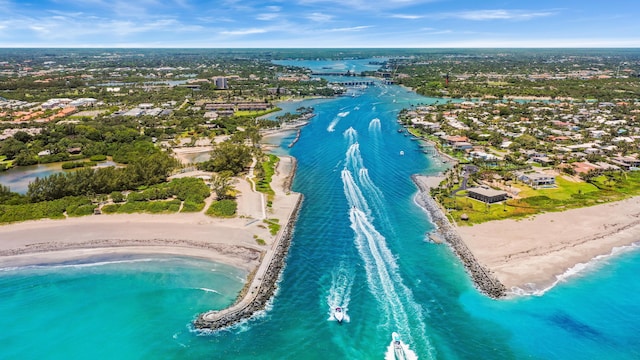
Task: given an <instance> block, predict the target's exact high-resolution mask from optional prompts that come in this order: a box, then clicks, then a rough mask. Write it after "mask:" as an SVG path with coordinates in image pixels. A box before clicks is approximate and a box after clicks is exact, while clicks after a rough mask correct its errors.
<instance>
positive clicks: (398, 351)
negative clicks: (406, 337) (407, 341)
mask: <svg viewBox="0 0 640 360" xmlns="http://www.w3.org/2000/svg"><path fill="white" fill-rule="evenodd" d="M391 338H392V339H393V355H394V356H395V359H396V360H405V359H406V358H407V356H406V354H405V352H404V347H403V345H404V344H403V343H402V340H400V335H398V333H396V332H394V333H393V334H391Z"/></svg>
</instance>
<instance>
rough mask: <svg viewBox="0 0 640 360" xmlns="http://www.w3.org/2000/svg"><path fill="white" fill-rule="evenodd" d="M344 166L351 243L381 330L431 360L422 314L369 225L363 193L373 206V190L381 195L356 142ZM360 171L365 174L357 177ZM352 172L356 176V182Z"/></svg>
mask: <svg viewBox="0 0 640 360" xmlns="http://www.w3.org/2000/svg"><path fill="white" fill-rule="evenodd" d="M345 164H346V165H347V167H345V168H344V169H343V170H342V174H341V178H342V182H343V187H344V193H345V196H346V198H347V201H348V203H349V207H350V210H349V219H350V222H351V228H352V229H353V231H354V235H355V238H354V241H355V245H356V247H357V249H358V252H359V253H360V256H361V258H362V260H363V261H364V266H365V270H366V275H367V283H368V286H369V289H370V291H371V293H372V294H373V296H374V297H375V298H376V301H377V302H378V306H379V307H380V308H381V314H382V315H383V316H384V317H385V319H386V321H387V324H385V326H388V327H390V328H392V329H397V330H398V331H399V332H400V333H401V334H403V336H405V337H406V339H407V343H409V344H415V345H416V348H418V349H424V351H426V352H427V353H428V354H429V358H433V351H434V350H433V348H432V346H431V344H430V343H429V341H428V338H427V333H426V326H425V324H424V322H423V320H422V319H424V315H423V310H422V308H421V306H420V305H419V304H418V303H417V302H416V301H415V300H414V299H413V294H412V292H411V290H410V289H409V288H408V287H406V286H405V285H404V284H403V281H402V277H401V276H400V272H399V269H398V265H397V263H396V259H395V256H394V255H393V253H392V252H391V251H390V250H389V248H388V247H387V243H386V238H385V237H384V236H383V235H382V234H381V233H380V232H379V231H378V230H377V229H376V227H375V226H374V225H373V223H372V222H373V218H372V216H371V211H370V208H369V202H368V199H367V198H366V197H365V195H364V194H363V189H365V190H367V191H366V194H367V195H369V197H370V200H371V201H372V202H373V203H374V204H375V205H377V204H376V203H377V202H381V199H378V200H376V190H377V192H378V196H381V195H382V193H381V192H380V190H379V189H378V188H377V187H375V184H374V183H373V181H371V179H370V178H369V177H368V172H367V171H366V168H364V161H363V159H362V158H361V156H360V152H359V145H358V143H357V142H354V143H352V144H351V145H350V146H349V149H348V150H347V152H346V159H345ZM362 169H364V170H365V171H363V172H362V173H360V170H362ZM352 171H357V172H358V174H359V180H358V182H356V181H355V179H354V177H353V174H352ZM383 209H384V208H380V209H379V210H380V211H383Z"/></svg>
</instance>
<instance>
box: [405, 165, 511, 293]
mask: <svg viewBox="0 0 640 360" xmlns="http://www.w3.org/2000/svg"><path fill="white" fill-rule="evenodd" d="M411 179H412V180H413V182H414V183H415V184H416V185H417V186H418V188H419V189H420V193H419V194H418V195H417V197H416V201H417V203H418V204H419V205H420V206H421V207H422V208H424V209H425V210H426V211H427V213H428V214H429V216H430V217H431V221H432V222H433V223H434V224H435V225H436V233H437V234H438V238H441V239H444V241H445V242H446V243H447V244H448V245H449V246H450V247H451V248H452V249H453V252H454V253H455V254H456V255H457V256H458V258H460V260H461V261H462V264H463V265H464V267H465V269H466V270H467V272H468V273H469V275H470V276H471V279H472V280H473V282H474V284H475V285H476V287H477V288H478V289H479V290H480V291H482V292H483V293H485V294H487V295H488V296H489V297H492V298H494V299H497V298H500V297H503V296H505V294H506V291H507V289H506V288H505V286H504V285H503V284H502V283H501V282H500V281H498V279H496V278H495V277H494V276H493V275H492V274H491V272H490V271H489V270H488V269H486V268H485V267H484V266H482V265H480V263H479V262H478V260H476V258H475V256H473V253H471V251H470V250H469V248H468V247H467V245H466V244H465V243H464V241H463V240H462V238H461V237H460V235H459V234H458V232H457V231H456V229H455V227H454V226H453V225H452V224H451V222H449V219H447V216H446V215H445V213H444V212H443V211H442V209H441V208H440V206H439V205H438V203H437V202H436V201H435V199H434V198H433V197H431V195H430V193H429V191H430V190H431V187H432V186H434V185H433V184H438V183H439V182H440V181H438V178H437V177H428V176H423V175H413V176H411ZM440 180H441V179H440Z"/></svg>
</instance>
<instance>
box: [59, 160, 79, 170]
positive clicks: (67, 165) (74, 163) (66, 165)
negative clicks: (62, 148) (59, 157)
mask: <svg viewBox="0 0 640 360" xmlns="http://www.w3.org/2000/svg"><path fill="white" fill-rule="evenodd" d="M81 167H84V163H83V162H82V161H71V162H66V163H63V164H62V168H63V169H65V170H68V169H75V168H81Z"/></svg>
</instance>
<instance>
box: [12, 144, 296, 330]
mask: <svg viewBox="0 0 640 360" xmlns="http://www.w3.org/2000/svg"><path fill="white" fill-rule="evenodd" d="M296 164H297V163H296V161H295V158H293V157H291V156H280V161H279V162H278V166H277V170H276V173H275V174H274V176H273V178H272V188H273V189H274V191H275V197H274V201H273V203H272V206H270V207H269V208H266V209H265V210H266V212H264V211H262V210H260V211H257V210H256V209H258V208H260V209H261V208H262V207H264V206H265V204H264V202H263V201H262V196H261V195H262V194H261V193H256V192H253V191H252V189H251V186H250V184H249V182H247V181H244V179H239V181H236V183H235V184H234V186H235V187H236V189H237V190H238V192H239V195H238V197H237V201H238V214H237V216H236V217H235V218H232V219H220V218H212V217H209V216H207V215H205V214H204V210H203V211H201V212H199V213H186V214H185V213H176V214H139V213H136V214H126V215H124V214H111V215H97V216H96V215H90V216H84V217H77V218H67V219H62V220H52V219H42V220H33V221H25V222H20V223H13V224H7V225H1V226H0V238H2V241H0V268H15V267H25V266H34V265H35V266H37V265H54V264H61V263H64V262H69V261H90V259H91V258H97V257H104V256H107V257H114V258H121V257H126V256H135V255H141V254H144V255H177V256H185V257H194V258H203V259H208V260H211V261H213V262H216V263H222V264H226V265H230V266H232V267H235V268H237V269H240V270H243V271H246V273H247V280H246V284H245V290H243V291H242V292H241V293H240V294H239V295H238V298H237V300H236V302H235V305H237V304H245V303H249V304H251V307H250V309H251V311H250V312H244V313H243V317H242V319H235V320H234V321H235V322H237V321H241V320H243V319H246V318H248V317H251V316H253V314H254V313H255V312H256V311H259V310H262V309H264V305H266V303H267V301H268V300H270V299H271V297H272V296H273V294H274V293H275V290H276V289H277V280H278V279H279V276H280V273H281V271H282V269H283V268H284V266H285V258H286V254H287V251H288V249H289V244H290V240H291V236H292V232H293V227H294V225H295V221H296V218H297V213H298V210H299V208H300V205H301V203H302V199H303V196H302V194H299V193H294V192H291V190H290V186H291V183H292V180H293V177H294V175H295V173H294V172H295V170H296ZM207 201H208V202H209V201H211V200H210V199H208V200H207ZM258 213H259V214H258ZM265 217H267V218H276V219H280V220H281V221H284V222H283V223H282V227H281V229H280V230H279V232H278V233H277V234H276V235H271V233H270V231H269V229H268V228H267V227H266V226H264V225H263V222H262V221H261V220H264V218H265ZM256 239H264V241H265V242H266V243H265V244H258V242H257V241H256ZM254 288H255V289H259V290H260V295H261V296H260V297H258V296H257V295H258V294H257V292H256V291H255V289H254ZM249 289H254V290H252V291H251V292H249V291H248V290H249ZM231 309H233V305H232V306H231ZM227 320H229V319H227ZM228 323H229V321H227V325H226V326H229V324H228ZM218 328H219V327H218Z"/></svg>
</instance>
